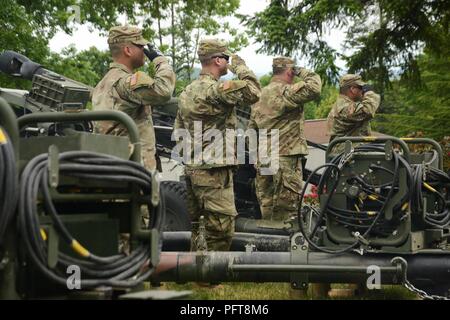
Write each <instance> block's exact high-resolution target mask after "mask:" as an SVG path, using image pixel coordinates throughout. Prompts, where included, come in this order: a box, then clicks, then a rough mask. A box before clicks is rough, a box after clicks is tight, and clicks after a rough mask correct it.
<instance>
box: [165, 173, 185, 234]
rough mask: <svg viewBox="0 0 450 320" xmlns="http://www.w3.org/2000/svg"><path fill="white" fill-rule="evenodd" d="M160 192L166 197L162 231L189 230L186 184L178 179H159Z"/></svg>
mask: <svg viewBox="0 0 450 320" xmlns="http://www.w3.org/2000/svg"><path fill="white" fill-rule="evenodd" d="M160 189H161V192H164V195H165V199H166V220H165V224H164V228H163V230H164V231H191V219H190V218H189V213H188V210H187V205H186V199H187V192H186V185H185V184H184V183H182V182H178V181H161V185H160Z"/></svg>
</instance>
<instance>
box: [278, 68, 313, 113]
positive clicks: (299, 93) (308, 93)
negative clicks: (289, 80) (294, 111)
mask: <svg viewBox="0 0 450 320" xmlns="http://www.w3.org/2000/svg"><path fill="white" fill-rule="evenodd" d="M297 76H299V77H300V78H301V79H302V81H300V82H297V83H295V84H293V85H291V86H289V87H287V88H286V90H285V92H284V93H283V96H284V98H285V99H286V101H287V102H289V103H288V104H287V105H286V106H287V107H293V108H295V107H297V106H298V105H299V104H304V103H306V102H309V101H312V100H314V99H316V98H317V97H319V96H320V92H321V91H322V81H321V79H320V76H319V75H318V74H317V73H315V72H313V71H311V70H308V69H305V68H299V71H298V73H297Z"/></svg>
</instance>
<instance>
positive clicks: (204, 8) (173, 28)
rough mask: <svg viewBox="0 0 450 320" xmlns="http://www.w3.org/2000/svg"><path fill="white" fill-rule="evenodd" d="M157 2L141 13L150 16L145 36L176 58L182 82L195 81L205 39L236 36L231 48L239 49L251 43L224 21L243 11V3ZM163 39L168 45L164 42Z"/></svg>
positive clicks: (229, 0) (226, 0) (209, 0)
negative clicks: (198, 50)
mask: <svg viewBox="0 0 450 320" xmlns="http://www.w3.org/2000/svg"><path fill="white" fill-rule="evenodd" d="M153 3H154V6H148V7H147V8H146V9H145V8H144V9H143V11H142V13H141V14H144V16H146V17H147V18H146V20H145V24H144V26H145V34H146V35H147V36H148V37H149V39H153V40H156V45H157V46H159V48H160V49H161V50H162V51H163V52H165V53H166V54H168V55H169V56H170V57H171V58H172V65H173V68H174V70H175V72H176V74H177V77H178V78H179V79H186V80H188V81H189V80H191V79H192V77H193V71H194V64H195V63H196V62H198V59H197V48H198V44H199V41H200V39H201V38H203V37H204V36H211V35H215V34H218V33H220V32H224V33H228V34H229V35H231V36H232V40H231V41H230V48H231V49H235V50H238V49H240V48H241V47H242V46H244V45H246V44H247V43H248V42H247V38H246V37H245V36H244V35H243V34H242V33H238V30H237V29H236V28H232V27H231V26H230V24H229V23H227V22H223V21H224V19H225V18H226V17H228V16H230V15H232V14H233V13H234V12H235V11H236V10H237V9H238V8H239V3H240V2H239V0H224V1H214V0H206V1H205V0H201V1H200V0H190V1H181V0H167V1H166V0H156V1H153ZM147 13H151V16H152V17H153V18H151V17H149V16H148V15H147ZM155 30H156V31H157V32H155ZM163 39H168V42H167V43H164V42H163Z"/></svg>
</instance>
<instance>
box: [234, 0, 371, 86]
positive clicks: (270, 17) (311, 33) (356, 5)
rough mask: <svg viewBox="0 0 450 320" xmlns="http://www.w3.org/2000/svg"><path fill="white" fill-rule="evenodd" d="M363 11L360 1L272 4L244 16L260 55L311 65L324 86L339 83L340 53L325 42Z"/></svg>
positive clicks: (311, 0)
mask: <svg viewBox="0 0 450 320" xmlns="http://www.w3.org/2000/svg"><path fill="white" fill-rule="evenodd" d="M362 9H363V5H362V3H361V1H356V0H346V1H326V0H308V1H300V2H299V1H289V0H272V1H271V2H270V4H269V6H268V7H267V8H266V9H265V10H263V11H261V12H259V13H257V14H255V16H253V17H248V16H241V20H242V22H243V23H244V24H245V25H246V26H247V29H248V33H249V35H250V36H252V37H253V38H254V39H255V42H256V43H260V44H261V47H260V48H259V49H258V51H257V52H264V53H268V54H272V55H286V56H293V57H302V58H304V59H306V60H308V61H310V63H311V67H312V68H314V70H316V71H317V72H318V73H319V74H320V75H321V78H322V80H323V81H324V83H336V82H337V80H338V76H339V68H338V67H337V66H336V65H335V63H334V62H335V61H336V59H337V58H338V57H339V54H338V52H336V51H335V50H334V49H333V48H331V47H330V46H329V45H328V44H327V43H326V42H325V41H323V40H322V35H323V34H324V32H326V31H327V30H329V29H330V28H341V27H344V26H345V23H346V20H347V17H353V16H356V15H357V14H358V13H360V12H361V10H362Z"/></svg>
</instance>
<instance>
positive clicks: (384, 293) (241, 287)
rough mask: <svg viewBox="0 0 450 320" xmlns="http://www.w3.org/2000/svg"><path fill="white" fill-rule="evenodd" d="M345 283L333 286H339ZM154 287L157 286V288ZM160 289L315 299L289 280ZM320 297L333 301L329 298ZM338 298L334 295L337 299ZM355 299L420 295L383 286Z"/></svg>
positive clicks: (204, 295)
mask: <svg viewBox="0 0 450 320" xmlns="http://www.w3.org/2000/svg"><path fill="white" fill-rule="evenodd" d="M344 286H345V285H332V288H340V287H344ZM154 289H155V288H154ZM158 289H159V290H191V291H192V292H193V293H192V295H191V296H190V297H189V299H195V300H305V299H312V296H311V292H310V291H309V292H308V296H306V297H305V296H304V295H303V294H302V292H299V291H297V290H292V289H291V288H290V285H289V284H288V283H252V282H244V283H223V284H220V285H217V286H204V287H202V286H200V285H198V284H196V283H187V284H175V283H171V282H166V283H162V284H161V287H159V288H158ZM321 299H327V300H330V298H328V297H321ZM335 299H338V298H333V299H332V300H335ZM339 299H345V300H348V299H353V300H411V299H417V296H416V295H415V294H413V293H411V292H409V291H408V290H407V289H406V288H404V287H402V286H390V285H386V286H383V287H382V289H381V290H367V292H365V293H363V294H360V295H356V296H353V297H348V298H339Z"/></svg>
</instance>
